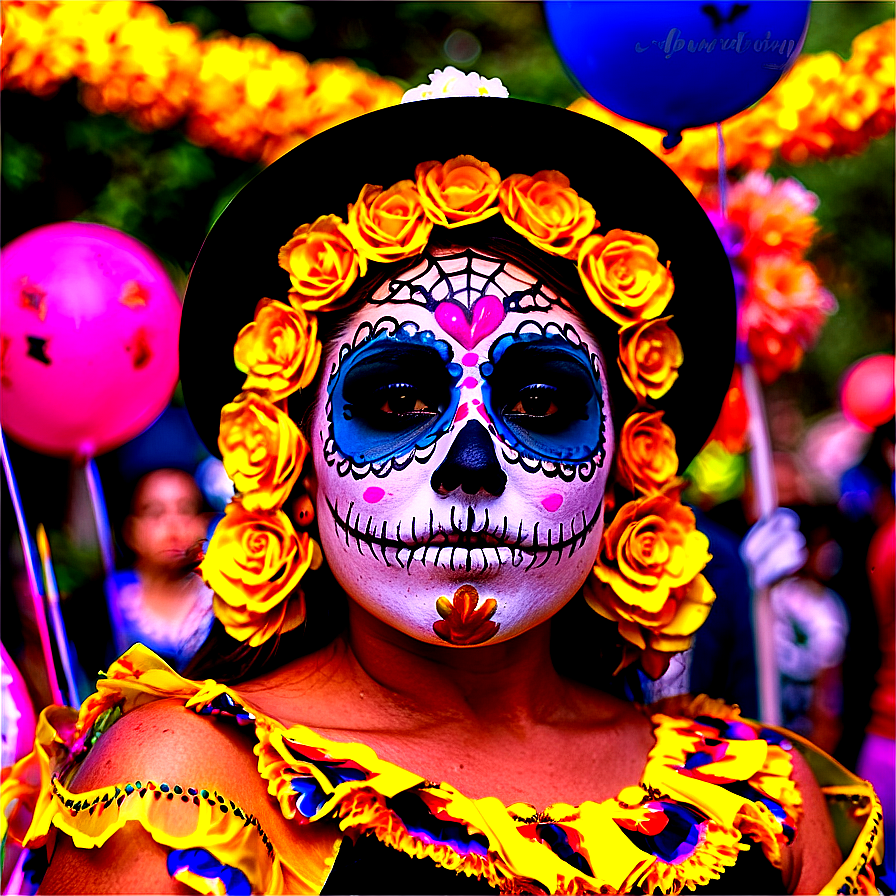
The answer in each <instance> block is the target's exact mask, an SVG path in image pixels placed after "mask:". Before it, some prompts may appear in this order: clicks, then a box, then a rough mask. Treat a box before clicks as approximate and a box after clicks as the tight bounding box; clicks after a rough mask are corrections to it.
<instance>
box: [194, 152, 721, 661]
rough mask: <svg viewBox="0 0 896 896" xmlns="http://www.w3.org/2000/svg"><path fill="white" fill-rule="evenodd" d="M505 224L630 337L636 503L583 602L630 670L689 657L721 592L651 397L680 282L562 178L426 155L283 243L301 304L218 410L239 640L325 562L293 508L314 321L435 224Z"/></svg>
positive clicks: (263, 636) (215, 568) (217, 561)
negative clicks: (683, 499) (605, 623)
mask: <svg viewBox="0 0 896 896" xmlns="http://www.w3.org/2000/svg"><path fill="white" fill-rule="evenodd" d="M499 214H500V215H501V217H502V218H503V219H504V221H505V223H506V224H507V225H508V226H509V227H510V228H511V229H513V230H514V231H516V232H517V233H519V234H520V235H522V236H523V237H524V238H525V239H526V240H527V241H528V242H529V243H531V244H532V245H533V246H536V247H537V248H539V249H541V250H543V251H544V252H547V253H549V254H551V255H556V256H559V257H560V258H565V259H569V260H571V261H573V262H575V263H576V264H577V266H578V272H579V276H580V279H581V282H582V286H583V288H584V291H585V294H586V295H587V297H588V299H589V300H590V301H591V302H592V304H593V305H594V306H595V307H596V308H597V309H598V310H599V311H601V312H602V313H603V314H604V315H606V316H607V317H609V318H610V319H611V320H613V321H614V322H615V323H616V324H617V325H618V327H619V355H618V364H619V368H620V371H621V373H622V377H623V380H624V382H625V383H626V385H627V386H628V388H629V389H630V390H631V391H632V393H633V394H634V395H635V398H636V399H637V405H638V406H637V408H636V410H635V412H634V413H633V414H632V415H631V416H630V417H629V418H628V419H627V420H626V421H625V423H624V425H623V426H622V430H621V434H620V439H619V452H618V456H617V462H616V463H617V469H616V474H617V475H616V479H617V484H618V485H620V486H622V487H623V488H625V489H627V490H628V491H630V492H631V493H632V494H633V495H635V496H636V497H635V498H634V499H633V500H631V501H629V502H628V503H626V504H624V505H623V506H622V507H621V508H620V509H619V511H618V512H617V514H616V516H615V518H614V519H613V521H612V523H610V525H609V526H608V528H607V529H606V531H605V532H604V535H603V540H602V542H601V547H600V551H599V554H598V557H597V560H596V563H595V566H594V571H593V575H591V576H589V580H588V582H586V585H585V597H586V599H587V601H588V603H589V604H590V606H591V607H592V608H593V609H594V610H596V611H597V612H598V613H599V614H600V615H602V616H604V617H606V618H608V619H611V620H613V621H615V622H616V623H617V625H618V628H619V632H620V634H621V635H622V637H623V638H624V639H625V640H626V642H627V645H626V653H625V656H624V659H623V665H626V664H628V663H629V662H632V661H633V660H634V659H635V658H637V656H638V654H639V653H640V654H641V660H642V665H644V667H645V669H646V671H647V672H648V674H661V672H662V670H663V669H664V668H665V661H666V659H667V658H668V656H669V655H671V654H672V653H674V652H677V651H680V650H684V649H686V648H687V647H688V646H689V644H690V639H691V636H692V635H693V633H694V631H696V629H697V628H698V627H699V625H700V624H701V623H702V622H703V620H704V619H705V617H706V615H707V613H708V612H709V607H710V605H711V603H712V600H713V599H714V594H713V592H712V589H711V588H710V586H709V585H708V583H707V582H706V580H705V579H704V577H703V576H702V575H700V572H701V570H702V569H703V567H704V566H705V565H706V563H707V562H708V560H709V558H710V555H709V554H708V552H707V548H708V540H707V538H706V536H705V535H703V534H702V533H700V532H698V531H697V530H696V528H695V521H694V515H693V513H692V512H691V511H690V510H689V509H688V508H686V507H684V506H682V505H681V504H680V503H679V500H678V499H679V495H680V491H681V486H682V482H681V480H679V479H678V478H677V476H676V471H677V469H678V457H677V455H676V452H675V435H674V433H673V432H672V430H671V429H670V427H669V426H667V425H666V424H665V423H663V419H662V418H663V412H662V411H656V410H654V409H653V408H651V407H650V404H649V402H650V401H655V400H656V399H658V398H660V397H662V396H663V395H665V394H666V392H667V391H668V390H669V389H670V387H671V386H672V385H673V383H674V382H675V380H676V378H677V376H678V368H679V367H680V366H681V363H682V350H681V343H680V342H679V340H678V338H677V337H676V335H675V333H674V332H673V331H672V329H671V327H670V326H669V322H670V320H671V316H662V315H663V312H664V311H665V309H666V306H667V305H668V303H669V300H670V299H671V297H672V293H673V291H674V281H673V278H672V274H671V272H670V270H669V267H668V265H666V266H664V265H663V264H662V263H661V262H660V261H659V260H658V252H659V250H658V247H657V245H656V243H655V242H654V241H653V240H652V239H651V238H650V237H649V236H645V235H643V234H640V233H633V232H631V231H627V230H619V229H613V230H609V231H608V232H607V233H604V234H601V233H599V232H598V227H599V226H600V222H599V221H598V219H597V217H596V213H595V210H594V208H593V206H592V205H591V204H590V203H589V202H588V201H586V200H585V199H583V198H582V197H580V196H579V195H578V194H577V193H576V192H575V190H574V189H572V187H570V184H569V180H568V179H567V178H566V177H565V176H564V175H563V174H561V173H560V172H559V171H539V172H538V173H536V174H534V175H525V174H511V175H510V176H509V177H505V178H502V177H501V175H500V174H499V173H498V171H497V170H496V169H495V168H493V167H492V166H491V165H489V164H488V163H487V162H482V161H480V160H479V159H476V158H474V157H473V156H469V155H461V156H457V157H456V158H453V159H450V160H448V161H447V162H444V163H442V162H436V161H429V162H422V163H421V164H419V165H417V168H416V172H415V179H414V180H402V181H399V182H398V183H396V184H393V185H392V186H390V187H388V188H386V189H383V187H382V186H374V185H371V184H365V185H364V187H363V188H362V189H361V192H360V194H359V195H358V198H357V200H356V201H355V202H354V203H351V204H350V205H349V206H348V214H347V220H343V219H342V218H340V217H338V216H336V215H323V216H321V217H319V218H318V219H317V220H316V221H314V222H312V223H310V224H302V225H301V226H300V227H299V228H298V229H297V230H296V231H295V232H294V233H293V235H292V238H291V239H290V240H289V241H288V242H287V243H286V244H285V245H283V246H282V247H281V249H280V252H279V262H280V266H281V267H282V268H284V269H285V270H286V271H287V272H288V273H289V278H290V281H291V284H292V288H291V289H290V290H289V292H288V299H289V304H288V305H287V304H285V303H283V302H278V301H274V300H272V299H268V298H264V299H262V300H261V301H260V302H259V303H258V306H257V308H256V311H255V319H254V320H253V321H252V322H251V323H249V324H247V325H246V326H245V327H243V329H242V330H241V331H240V333H239V335H238V337H237V340H236V344H235V346H234V361H235V363H236V366H237V368H239V370H240V371H242V372H243V373H245V374H246V379H245V381H244V383H243V387H242V388H243V391H242V392H240V394H239V395H237V396H236V398H235V399H234V400H233V401H232V402H231V403H230V404H227V405H225V406H224V408H223V409H222V411H221V428H220V435H219V438H218V447H219V448H220V450H221V454H222V457H223V460H224V467H225V469H226V471H227V474H228V475H229V476H230V478H231V479H232V480H233V482H234V486H235V488H236V492H237V496H236V497H235V498H234V499H233V500H232V501H231V503H230V504H229V505H228V507H227V509H226V511H225V515H224V518H223V519H222V520H221V522H220V523H219V524H218V526H217V528H216V529H215V532H214V534H213V536H212V539H211V541H210V543H209V545H208V551H207V553H206V555H205V558H204V560H203V561H202V565H201V572H202V575H203V577H204V579H205V581H206V582H207V583H208V585H209V586H210V587H211V588H212V589H213V590H214V592H215V598H214V609H215V613H216V615H217V616H218V618H219V619H221V621H222V622H223V624H224V626H225V628H226V630H227V632H228V633H229V634H230V635H232V636H233V637H235V638H237V639H238V640H241V641H248V642H249V644H250V645H252V646H257V645H258V644H261V643H263V642H264V641H266V640H267V639H268V638H269V637H270V636H271V635H273V634H274V633H275V632H283V631H288V630H289V629H291V628H294V627H295V626H297V625H298V624H300V623H301V622H302V620H303V619H304V597H303V593H302V591H301V589H300V588H299V587H298V585H299V581H300V580H301V578H302V576H303V575H304V573H305V571H306V570H308V569H309V568H316V567H317V566H318V565H319V564H320V562H321V559H322V555H321V551H320V548H319V546H318V545H317V543H316V542H315V541H314V540H313V539H312V538H311V537H310V536H309V535H308V534H307V533H301V534H299V533H297V532H296V531H295V529H294V528H293V526H292V523H291V522H290V520H289V518H288V517H287V515H286V514H285V513H284V512H283V510H282V509H281V508H282V507H283V505H284V503H285V502H286V500H287V499H288V498H289V496H290V493H291V492H292V489H293V486H294V485H295V484H296V482H297V481H298V479H299V477H300V475H301V469H302V465H303V463H304V461H305V458H306V456H307V453H308V445H307V442H306V441H305V438H304V437H303V435H302V433H301V432H300V431H299V429H298V427H297V426H296V424H295V423H294V422H293V421H292V420H291V419H290V418H289V416H288V415H287V413H286V398H287V397H288V396H289V395H291V394H292V393H294V392H296V391H298V390H299V389H302V388H304V387H305V386H307V385H308V384H309V383H311V381H312V379H313V378H314V375H315V373H316V371H317V367H318V364H319V361H320V355H321V344H320V342H319V341H318V339H317V320H316V317H315V314H316V313H317V312H326V311H333V310H337V309H342V308H345V307H347V306H348V305H350V304H351V303H352V301H353V299H352V297H351V294H350V290H351V288H352V286H353V284H354V283H355V281H356V280H357V279H358V278H359V277H364V276H365V275H366V273H367V270H368V266H369V265H370V264H372V263H390V262H396V261H401V260H404V259H410V258H412V257H414V256H416V255H418V254H419V253H420V252H421V251H422V250H423V248H424V247H425V246H426V244H427V242H428V241H429V238H430V234H431V232H432V228H433V226H434V225H436V224H438V225H440V226H441V227H446V228H449V229H454V228H458V227H463V226H466V225H468V224H475V223H477V222H479V221H484V220H485V219H487V218H491V217H492V216H494V215H499ZM295 507H296V508H297V509H296V511H295V514H294V515H295V517H296V518H297V523H298V525H299V527H300V528H302V527H304V526H307V525H308V524H309V523H310V522H311V520H312V519H313V516H314V511H313V507H312V505H311V501H310V499H309V498H308V496H307V495H306V494H303V495H301V497H300V498H299V499H298V501H297V502H296V504H295Z"/></svg>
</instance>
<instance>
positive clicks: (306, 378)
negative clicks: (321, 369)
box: [233, 299, 321, 401]
mask: <svg viewBox="0 0 896 896" xmlns="http://www.w3.org/2000/svg"><path fill="white" fill-rule="evenodd" d="M320 352H321V345H320V342H319V341H318V339H317V318H316V317H314V316H313V315H311V316H310V317H309V316H308V315H306V314H305V312H304V310H302V309H301V308H298V309H295V310H293V309H292V308H290V307H289V306H288V305H284V304H283V303H282V302H275V301H273V300H271V299H262V300H261V302H259V303H258V308H257V309H256V311H255V320H254V321H252V323H249V324H246V326H245V327H243V329H242V330H240V333H239V336H237V337H236V344H235V345H234V347H233V360H234V362H235V363H236V366H237V368H238V369H239V370H241V371H242V372H243V373H245V374H247V376H246V380H245V382H244V383H243V388H244V389H256V390H259V391H264V392H266V393H267V396H268V398H269V399H270V400H271V401H280V400H282V399H284V398H286V397H287V396H289V395H292V393H293V392H295V391H296V390H298V389H304V388H305V386H307V385H308V384H309V383H310V382H311V380H313V379H314V374H315V373H316V372H317V365H318V363H319V362H320Z"/></svg>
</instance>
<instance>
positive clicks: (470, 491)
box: [430, 420, 507, 497]
mask: <svg viewBox="0 0 896 896" xmlns="http://www.w3.org/2000/svg"><path fill="white" fill-rule="evenodd" d="M430 484H431V485H432V488H433V491H436V492H439V493H440V494H446V493H448V492H453V491H454V490H455V489H456V488H458V487H459V488H461V489H462V490H463V492H464V493H465V494H467V495H475V494H476V493H477V492H479V491H486V492H488V493H489V494H490V495H494V496H496V497H497V496H498V495H500V494H502V493H503V492H504V489H505V488H506V486H507V474H506V473H505V472H504V471H503V470H502V469H501V465H500V464H499V463H498V457H497V455H496V454H495V446H494V444H493V442H492V438H491V436H490V435H489V433H488V430H487V429H486V428H485V427H484V426H483V425H482V424H481V423H480V422H479V421H478V420H471V421H470V422H469V423H467V424H466V425H465V426H464V428H463V429H462V430H461V431H460V432H459V433H458V435H457V438H456V439H455V440H454V444H453V445H452V446H451V448H450V449H449V451H448V454H447V456H446V457H445V459H444V460H443V461H442V463H440V464H439V467H438V469H437V470H436V471H435V473H433V474H432V479H431V480H430Z"/></svg>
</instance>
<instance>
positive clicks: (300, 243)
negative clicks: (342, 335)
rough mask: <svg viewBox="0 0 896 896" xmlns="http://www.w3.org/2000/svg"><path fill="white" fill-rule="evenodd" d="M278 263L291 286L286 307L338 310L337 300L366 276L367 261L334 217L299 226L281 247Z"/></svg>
mask: <svg viewBox="0 0 896 896" xmlns="http://www.w3.org/2000/svg"><path fill="white" fill-rule="evenodd" d="M278 261H279V262H280V267H281V268H283V270H285V271H286V272H287V273H288V274H289V279H290V281H291V282H292V285H293V288H292V290H290V293H289V301H290V304H291V305H292V306H293V307H294V308H304V309H305V310H306V311H319V310H320V309H322V308H327V309H329V310H333V309H336V308H339V307H341V306H340V304H339V301H338V300H339V299H340V298H341V297H342V296H344V295H345V293H346V292H347V291H348V290H349V289H350V288H351V285H352V284H353V283H354V282H355V280H356V279H357V277H358V276H359V274H360V276H362V277H363V276H364V274H365V273H367V260H366V259H365V258H364V257H363V256H362V257H359V256H358V253H357V252H356V251H355V247H354V246H353V245H352V242H351V240H350V239H349V238H348V236H347V234H346V232H345V224H344V223H343V221H342V219H341V218H340V217H338V216H337V215H321V217H319V218H318V219H317V220H316V221H315V222H314V223H313V224H303V225H302V226H301V227H299V228H298V229H297V230H296V232H295V233H294V234H293V235H292V239H291V240H290V241H289V242H288V243H286V245H284V246H281V248H280V252H279V255H278Z"/></svg>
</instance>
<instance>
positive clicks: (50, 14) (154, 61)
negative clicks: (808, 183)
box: [0, 0, 896, 193]
mask: <svg viewBox="0 0 896 896" xmlns="http://www.w3.org/2000/svg"><path fill="white" fill-rule="evenodd" d="M3 20H4V21H3V29H4V33H3V45H2V48H0V77H2V82H3V86H4V87H7V88H10V89H14V90H25V91H28V92H29V93H33V94H35V95H36V96H48V95H50V94H52V93H54V92H55V91H56V90H58V89H59V87H60V86H61V85H62V84H63V83H64V82H65V81H67V80H69V79H70V78H77V79H79V80H80V82H81V100H82V102H83V103H84V105H85V106H87V108H88V109H90V111H92V112H94V113H96V114H104V113H107V112H112V113H114V114H116V115H123V116H125V117H126V118H127V119H128V120H129V121H130V122H131V123H132V124H133V125H134V126H135V127H137V128H140V129H141V130H145V131H152V130H157V129H161V128H170V127H173V126H174V125H175V124H177V123H178V122H180V121H182V122H183V125H184V129H185V131H186V134H187V136H188V137H189V138H190V139H191V140H193V141H194V142H195V143H197V144H199V145H200V146H207V147H209V148H210V149H214V150H216V151H217V152H220V153H222V154H225V155H232V156H236V157H238V158H241V159H245V160H246V161H257V160H260V161H262V162H263V163H265V164H267V163H270V162H271V161H273V160H274V159H276V158H278V157H279V156H280V155H282V154H283V153H284V152H286V151H287V150H288V149H291V148H292V147H293V146H295V145H297V144H298V143H300V142H302V140H304V139H307V138H308V137H309V136H311V135H313V134H316V133H318V132H319V131H321V130H324V129H325V128H327V127H330V126H331V125H333V124H337V123H338V122H340V121H345V120H347V119H349V118H353V117H355V116H357V115H360V114H362V113H364V112H368V111H370V110H372V109H379V108H382V107H384V106H391V105H396V104H397V103H398V102H400V100H401V96H402V90H401V88H400V87H399V86H398V85H397V84H395V83H393V82H391V81H388V80H386V79H385V78H380V77H378V76H376V75H373V74H370V73H367V72H364V71H362V70H361V69H359V68H358V67H357V66H356V65H355V64H354V63H352V62H349V61H347V60H339V61H333V62H329V61H318V62H313V63H309V62H308V61H307V60H305V59H304V58H303V57H302V56H300V55H299V54H297V53H290V52H286V51H282V50H279V49H278V48H277V47H276V46H275V45H274V44H272V43H270V42H269V41H266V40H263V39H260V38H255V37H252V38H236V37H229V36H228V37H220V38H215V39H209V40H201V39H200V38H199V34H198V31H197V29H196V28H195V27H194V26H192V25H188V24H183V23H176V24H171V23H169V22H168V20H167V18H166V17H165V14H164V13H163V12H162V10H161V9H159V8H158V7H156V6H153V5H152V4H151V3H140V2H134V0H128V2H125V0H122V2H117V3H104V2H101V0H83V2H78V3H72V2H64V0H5V2H4V3H3ZM893 33H894V32H893V21H892V20H891V21H888V22H882V23H881V24H879V25H876V26H874V27H873V28H869V29H868V30H867V31H864V32H863V33H862V34H859V35H858V36H857V37H856V38H855V39H854V40H853V42H852V53H851V56H850V58H849V59H848V60H847V61H844V60H842V59H840V57H839V56H837V55H836V54H834V53H830V52H827V53H819V54H816V55H811V56H810V55H804V56H801V57H800V58H799V59H798V60H797V62H796V64H795V65H794V67H793V69H792V70H791V71H790V72H789V73H788V74H787V75H786V76H785V77H784V78H783V79H782V80H781V81H780V82H779V83H778V84H777V85H776V86H775V87H774V88H773V89H772V90H771V91H770V92H769V93H768V94H767V95H766V97H765V98H764V99H763V100H761V101H760V102H759V103H757V104H756V105H755V106H753V107H752V108H751V109H749V110H746V111H745V112H742V113H740V114H739V115H736V116H734V117H733V118H731V119H729V120H728V121H727V122H725V124H724V125H723V132H724V135H725V140H726V145H727V151H728V159H729V164H730V165H731V166H732V167H734V166H743V167H746V168H760V169H765V168H767V167H768V166H769V165H770V164H771V161H772V159H773V157H774V155H775V154H776V153H780V155H781V156H782V157H783V158H785V159H786V160H787V161H790V162H794V163H802V162H805V161H808V160H810V159H827V158H831V157H832V156H838V155H845V154H849V153H856V152H859V151H861V150H862V149H863V148H864V147H865V146H866V145H867V144H868V142H869V141H870V140H872V139H874V138H876V137H881V136H883V135H884V134H886V133H888V132H889V131H890V130H892V128H893V125H894V120H896V113H894V87H893V83H894V64H893V57H894V37H893ZM458 74H459V73H458ZM467 77H469V76H467ZM493 80H494V79H493ZM486 83H490V82H486ZM430 92H432V91H430ZM424 95H426V90H423V92H422V93H421V94H420V98H422V97H423V96H424ZM570 108H571V109H573V110H574V111H576V112H581V113H583V114H586V115H589V116H591V117H593V118H598V119H599V120H601V121H606V122H608V123H609V124H612V125H613V126H614V127H617V128H619V129H620V130H623V131H625V132H626V133H628V134H630V135H631V136H633V137H635V139H637V140H639V141H640V142H641V143H643V144H644V145H645V146H647V147H648V148H649V149H651V150H652V151H654V152H655V153H656V154H657V155H661V156H662V157H663V158H664V159H665V161H666V162H668V164H669V165H670V166H671V167H672V168H673V169H674V170H675V171H676V173H677V174H678V175H679V177H681V178H682V180H684V181H685V183H687V184H688V185H689V186H690V187H691V189H692V190H693V191H694V192H695V193H699V192H700V190H701V188H702V187H703V186H705V185H707V184H711V183H712V182H713V181H714V180H715V178H716V171H717V167H716V158H717V157H716V132H715V127H714V126H709V127H705V128H694V129H691V130H688V131H686V132H685V139H684V141H683V142H682V143H681V144H680V145H679V146H678V147H676V148H675V149H674V150H672V151H671V152H668V153H667V152H665V151H664V150H662V148H661V146H660V140H661V138H662V132H660V131H658V130H655V129H653V128H649V127H647V126H645V125H640V124H637V123H635V122H631V121H628V120H627V119H624V118H620V117H619V116H617V115H615V114H614V113H612V112H610V111H609V110H607V109H604V108H603V107H601V106H598V105H597V104H596V103H594V102H592V101H591V100H587V99H580V100H576V101H575V102H574V103H573V104H572V106H571V107H570ZM536 177H537V175H536Z"/></svg>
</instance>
